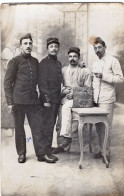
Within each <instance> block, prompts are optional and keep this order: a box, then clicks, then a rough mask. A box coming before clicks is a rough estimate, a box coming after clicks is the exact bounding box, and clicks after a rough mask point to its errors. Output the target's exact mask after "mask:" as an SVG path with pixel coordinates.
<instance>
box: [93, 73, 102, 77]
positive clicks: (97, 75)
mask: <svg viewBox="0 0 124 196" xmlns="http://www.w3.org/2000/svg"><path fill="white" fill-rule="evenodd" d="M94 75H95V76H96V78H102V73H94Z"/></svg>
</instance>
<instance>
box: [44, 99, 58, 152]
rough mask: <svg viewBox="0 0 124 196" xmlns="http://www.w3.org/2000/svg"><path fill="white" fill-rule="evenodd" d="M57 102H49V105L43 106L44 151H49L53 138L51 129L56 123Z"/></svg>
mask: <svg viewBox="0 0 124 196" xmlns="http://www.w3.org/2000/svg"><path fill="white" fill-rule="evenodd" d="M58 108H59V104H56V103H51V107H44V120H43V127H44V134H45V137H44V141H46V152H47V153H50V152H51V146H52V140H53V130H54V126H55V123H56V118H57V114H58Z"/></svg>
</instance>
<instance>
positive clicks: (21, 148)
mask: <svg viewBox="0 0 124 196" xmlns="http://www.w3.org/2000/svg"><path fill="white" fill-rule="evenodd" d="M13 112H14V118H15V143H16V149H17V153H18V155H20V154H23V153H26V135H25V130H24V120H25V115H26V116H27V119H28V122H29V126H30V128H31V132H32V138H33V144H34V149H35V153H36V156H37V157H38V156H42V155H44V154H46V141H45V139H44V138H45V135H44V129H43V108H42V107H41V106H40V105H20V104H17V105H15V106H14V109H13Z"/></svg>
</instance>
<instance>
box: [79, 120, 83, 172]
mask: <svg viewBox="0 0 124 196" xmlns="http://www.w3.org/2000/svg"><path fill="white" fill-rule="evenodd" d="M83 126H84V123H81V122H79V125H78V135H79V144H80V161H79V169H82V164H83V132H82V131H83Z"/></svg>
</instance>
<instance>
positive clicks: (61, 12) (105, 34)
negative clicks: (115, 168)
mask: <svg viewBox="0 0 124 196" xmlns="http://www.w3.org/2000/svg"><path fill="white" fill-rule="evenodd" d="M123 18H124V6H123V4H121V3H58V4H57V3H47V4H43V3H41V4H3V5H2V7H1V27H2V30H1V48H2V49H1V52H2V54H1V58H2V60H1V71H2V77H1V78H2V126H3V127H8V126H13V123H12V119H11V115H10V114H8V113H7V105H6V101H5V97H4V91H3V78H4V75H5V71H6V68H7V63H8V61H9V60H10V59H11V58H12V57H14V56H16V55H18V54H19V53H20V49H19V39H20V37H21V36H22V35H23V34H24V33H27V32H30V33H31V34H32V37H33V52H32V55H33V56H34V57H36V58H38V60H39V61H41V59H42V58H44V57H45V56H46V53H47V49H46V39H47V38H49V37H51V36H52V37H53V36H54V37H58V38H59V40H60V52H59V55H58V58H59V59H60V61H61V62H62V64H63V66H65V65H67V64H68V55H67V52H68V49H69V47H71V46H77V47H79V48H80V50H81V60H84V61H85V62H86V64H87V66H88V67H89V68H92V62H93V61H94V60H95V59H96V55H95V54H94V51H93V47H92V46H91V45H89V44H88V39H89V37H90V36H100V37H101V38H103V39H104V40H105V42H106V44H107V46H108V52H109V53H111V54H112V55H114V56H116V57H117V58H118V59H119V61H120V63H121V66H122V69H123V71H124V58H123V55H124V20H123ZM123 100H124V86H123V85H119V86H117V101H119V102H123ZM10 119H11V120H10Z"/></svg>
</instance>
